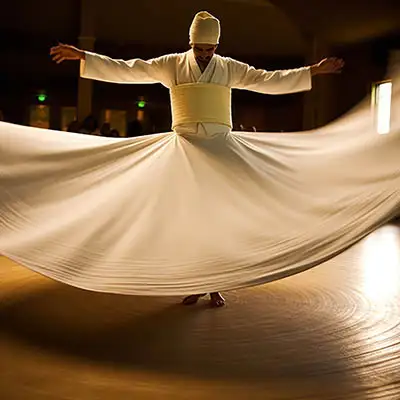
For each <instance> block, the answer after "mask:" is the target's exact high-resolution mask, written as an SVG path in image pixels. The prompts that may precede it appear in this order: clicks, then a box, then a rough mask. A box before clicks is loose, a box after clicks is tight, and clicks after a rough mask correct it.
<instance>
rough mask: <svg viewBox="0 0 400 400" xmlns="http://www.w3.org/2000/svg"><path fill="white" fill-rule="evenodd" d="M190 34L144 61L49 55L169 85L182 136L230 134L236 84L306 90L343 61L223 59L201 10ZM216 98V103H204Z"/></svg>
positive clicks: (210, 20) (100, 73)
mask: <svg viewBox="0 0 400 400" xmlns="http://www.w3.org/2000/svg"><path fill="white" fill-rule="evenodd" d="M189 36H190V42H189V44H190V46H191V49H190V50H189V51H187V52H185V53H182V54H170V55H165V56H161V57H158V58H155V59H151V60H148V61H144V60H141V59H133V60H130V61H123V60H114V59H111V58H109V57H106V56H103V55H98V54H94V53H92V52H88V51H83V50H80V49H78V48H76V47H73V46H70V45H65V44H59V45H58V46H56V47H53V48H52V49H51V51H50V54H51V55H52V57H53V60H54V61H56V62H57V63H61V62H63V61H65V60H80V61H81V76H82V77H84V78H88V79H95V80H100V81H106V82H114V83H162V84H163V85H164V86H166V87H167V88H169V89H171V97H172V109H173V129H174V130H175V131H176V132H179V133H180V134H182V135H185V134H189V135H193V134H196V135H206V136H213V135H215V134H221V133H228V132H230V130H231V128H232V124H231V121H230V97H229V93H230V92H228V94H226V91H224V89H226V88H228V89H229V90H230V89H231V88H238V89H246V90H251V91H255V92H260V93H265V94H284V93H294V92H300V91H305V90H310V89H311V77H312V76H314V75H317V74H329V73H337V72H340V70H341V69H342V67H343V64H344V63H343V60H340V59H336V58H327V59H324V60H322V61H320V62H319V63H317V64H315V65H311V66H308V67H303V68H298V69H292V70H286V71H272V72H268V71H265V70H261V69H255V68H253V67H251V66H249V65H247V64H245V63H242V62H239V61H236V60H234V59H232V58H227V57H221V56H219V55H217V54H215V52H216V49H217V46H218V44H219V38H220V23H219V20H218V19H217V18H215V17H213V16H212V15H211V14H209V13H208V12H205V11H202V12H199V13H198V14H196V16H195V17H194V20H193V22H192V24H191V26H190V34H189ZM188 84H189V86H187V85H188ZM190 84H196V85H197V86H196V85H194V86H195V87H193V86H190ZM207 84H212V85H211V86H213V87H210V86H207ZM216 86H218V88H217V87H216ZM186 89H187V90H186ZM217 98H218V99H219V100H218V102H217V101H215V105H217V106H215V105H213V104H211V105H210V104H208V103H211V102H212V101H211V100H214V99H217ZM182 99H183V100H182ZM222 103H223V104H224V107H222V105H221V107H220V108H221V110H222V108H223V110H222V111H220V110H219V105H220V104H222ZM192 105H194V106H193V107H192ZM201 110H202V111H201ZM202 296H205V294H196V295H191V296H188V297H186V298H185V299H184V300H183V303H184V304H194V303H196V302H197V301H198V299H199V298H200V297H202ZM210 296H211V304H212V305H213V306H215V307H220V306H223V305H224V304H225V301H224V298H223V297H222V296H221V294H220V293H219V292H213V293H211V294H210Z"/></svg>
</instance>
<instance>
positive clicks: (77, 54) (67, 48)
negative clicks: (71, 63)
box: [50, 43, 85, 64]
mask: <svg viewBox="0 0 400 400" xmlns="http://www.w3.org/2000/svg"><path fill="white" fill-rule="evenodd" d="M50 55H51V56H52V58H53V61H55V62H56V63H57V64H60V63H61V62H63V61H65V60H84V59H85V52H84V51H83V50H80V49H78V48H76V47H74V46H71V45H69V44H62V43H59V44H58V46H54V47H52V48H51V49H50Z"/></svg>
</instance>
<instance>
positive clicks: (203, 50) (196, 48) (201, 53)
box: [192, 43, 217, 63]
mask: <svg viewBox="0 0 400 400" xmlns="http://www.w3.org/2000/svg"><path fill="white" fill-rule="evenodd" d="M192 49H193V53H194V57H195V58H196V60H197V61H200V62H203V63H208V62H209V61H210V60H211V58H212V56H213V55H214V53H215V50H216V49H217V45H213V44H203V43H200V44H192Z"/></svg>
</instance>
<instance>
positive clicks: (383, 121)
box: [373, 82, 392, 134]
mask: <svg viewBox="0 0 400 400" xmlns="http://www.w3.org/2000/svg"><path fill="white" fill-rule="evenodd" d="M373 96H374V110H375V121H376V129H377V132H378V133H379V134H385V133H389V132H390V108H391V102H392V82H383V83H378V84H376V85H375V88H374V91H373Z"/></svg>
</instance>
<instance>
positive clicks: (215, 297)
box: [210, 292, 225, 307]
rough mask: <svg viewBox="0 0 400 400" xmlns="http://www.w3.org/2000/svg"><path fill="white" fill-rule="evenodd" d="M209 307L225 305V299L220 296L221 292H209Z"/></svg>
mask: <svg viewBox="0 0 400 400" xmlns="http://www.w3.org/2000/svg"><path fill="white" fill-rule="evenodd" d="M210 297H211V307H223V306H224V305H225V299H224V298H223V297H222V296H221V293H219V292H214V293H210Z"/></svg>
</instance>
